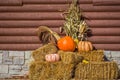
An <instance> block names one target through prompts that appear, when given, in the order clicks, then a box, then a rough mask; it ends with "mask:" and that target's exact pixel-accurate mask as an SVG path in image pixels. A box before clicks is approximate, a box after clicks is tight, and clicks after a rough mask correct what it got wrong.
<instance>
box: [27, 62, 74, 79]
mask: <svg viewBox="0 0 120 80" xmlns="http://www.w3.org/2000/svg"><path fill="white" fill-rule="evenodd" d="M73 70H74V64H63V63H62V62H54V63H49V62H34V63H32V64H31V65H30V69H29V78H30V80H70V79H71V78H72V75H73Z"/></svg>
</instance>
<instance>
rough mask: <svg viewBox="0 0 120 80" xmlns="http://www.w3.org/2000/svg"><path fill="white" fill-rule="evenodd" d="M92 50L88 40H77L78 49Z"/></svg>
mask: <svg viewBox="0 0 120 80" xmlns="http://www.w3.org/2000/svg"><path fill="white" fill-rule="evenodd" d="M91 50H93V46H92V43H91V42H90V41H79V43H78V51H85V52H88V51H91Z"/></svg>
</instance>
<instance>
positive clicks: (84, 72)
mask: <svg viewBox="0 0 120 80" xmlns="http://www.w3.org/2000/svg"><path fill="white" fill-rule="evenodd" d="M117 78H118V66H117V64H116V63H115V62H89V63H88V64H85V63H79V64H78V65H77V67H76V70H75V80H80V79H81V80H84V79H89V80H114V79H117Z"/></svg>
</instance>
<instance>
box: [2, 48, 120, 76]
mask: <svg viewBox="0 0 120 80" xmlns="http://www.w3.org/2000/svg"><path fill="white" fill-rule="evenodd" d="M31 52H32V51H2V50H0V78H11V77H13V76H24V75H25V74H27V73H28V69H29V63H30V61H31V59H32V58H31ZM104 54H105V56H106V58H107V60H114V61H116V62H117V63H118V65H119V69H120V51H104Z"/></svg>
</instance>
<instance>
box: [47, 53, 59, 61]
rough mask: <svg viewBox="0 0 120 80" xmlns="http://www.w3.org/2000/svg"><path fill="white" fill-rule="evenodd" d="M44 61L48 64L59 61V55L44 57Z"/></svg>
mask: <svg viewBox="0 0 120 80" xmlns="http://www.w3.org/2000/svg"><path fill="white" fill-rule="evenodd" d="M45 60H46V61H48V62H55V61H59V60H60V56H59V54H47V55H45Z"/></svg>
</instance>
